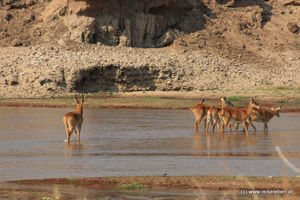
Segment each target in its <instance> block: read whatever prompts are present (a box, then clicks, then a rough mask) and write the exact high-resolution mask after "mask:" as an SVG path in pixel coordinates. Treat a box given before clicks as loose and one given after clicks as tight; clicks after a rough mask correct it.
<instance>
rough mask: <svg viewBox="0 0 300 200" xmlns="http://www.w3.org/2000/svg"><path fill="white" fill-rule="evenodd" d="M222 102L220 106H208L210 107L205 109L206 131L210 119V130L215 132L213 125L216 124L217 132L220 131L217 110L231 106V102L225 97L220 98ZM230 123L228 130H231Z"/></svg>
mask: <svg viewBox="0 0 300 200" xmlns="http://www.w3.org/2000/svg"><path fill="white" fill-rule="evenodd" d="M220 100H221V103H222V108H219V107H216V106H210V108H209V109H208V111H207V119H206V129H205V130H206V132H208V128H209V122H210V121H211V120H212V132H215V127H216V125H217V129H218V132H220V125H219V121H220V117H219V115H218V112H219V111H220V110H222V109H223V108H225V107H233V104H232V103H231V102H230V101H228V100H227V99H226V97H221V98H220ZM231 126H232V124H230V130H231Z"/></svg>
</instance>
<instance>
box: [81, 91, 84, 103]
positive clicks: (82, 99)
mask: <svg viewBox="0 0 300 200" xmlns="http://www.w3.org/2000/svg"><path fill="white" fill-rule="evenodd" d="M81 102H82V103H83V102H84V95H83V93H81Z"/></svg>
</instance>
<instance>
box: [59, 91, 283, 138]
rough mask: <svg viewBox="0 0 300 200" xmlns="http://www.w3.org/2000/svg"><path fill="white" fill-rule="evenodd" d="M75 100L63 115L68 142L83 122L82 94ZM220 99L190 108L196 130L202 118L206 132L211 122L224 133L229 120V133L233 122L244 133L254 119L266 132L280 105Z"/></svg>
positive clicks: (252, 100)
mask: <svg viewBox="0 0 300 200" xmlns="http://www.w3.org/2000/svg"><path fill="white" fill-rule="evenodd" d="M75 100H76V101H77V106H76V111H74V112H68V113H67V114H65V115H64V117H63V122H64V125H65V130H66V134H67V140H68V143H69V142H70V137H71V135H72V133H73V132H75V133H74V138H75V140H76V136H77V140H78V141H80V131H81V125H82V122H83V102H84V96H83V94H82V96H81V100H78V96H77V95H75ZM220 100H221V105H222V106H221V108H219V107H216V106H209V105H207V104H204V99H202V101H201V102H199V103H198V104H196V105H195V106H193V107H191V108H190V110H191V111H192V112H193V114H194V116H195V129H196V131H198V125H199V123H200V122H201V120H202V119H203V120H204V129H205V130H206V132H208V128H209V124H210V123H211V124H212V126H211V129H212V132H214V130H215V126H216V125H217V128H218V132H220V124H221V132H222V133H224V129H225V128H226V127H227V125H228V124H229V122H231V123H230V124H229V132H230V133H231V130H232V126H233V125H234V124H236V128H235V133H237V131H238V128H239V124H240V123H242V124H243V127H244V130H245V132H246V134H248V125H249V124H250V125H251V126H252V127H253V129H254V131H256V127H255V126H254V125H253V122H254V121H257V122H262V123H264V131H265V132H266V131H268V122H269V121H270V119H272V117H273V116H275V115H276V116H278V117H279V111H280V107H277V108H273V107H272V108H271V110H266V109H263V108H261V107H260V106H259V105H258V104H257V102H256V101H255V100H254V99H253V98H252V99H251V101H250V102H249V104H248V107H247V108H234V107H233V104H232V103H231V102H230V101H228V100H227V99H226V98H225V97H221V98H220ZM76 128H77V129H76Z"/></svg>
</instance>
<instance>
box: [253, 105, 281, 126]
mask: <svg viewBox="0 0 300 200" xmlns="http://www.w3.org/2000/svg"><path fill="white" fill-rule="evenodd" d="M280 108H281V107H280V106H279V107H277V108H274V107H272V108H271V111H270V110H266V109H263V108H260V109H253V111H252V112H251V114H250V116H249V119H250V120H249V123H253V122H254V121H256V122H262V123H264V132H267V131H268V122H269V121H270V120H271V119H272V118H273V117H274V116H275V115H276V116H277V117H280V115H279V111H280ZM252 127H253V128H254V130H255V131H256V127H255V126H252Z"/></svg>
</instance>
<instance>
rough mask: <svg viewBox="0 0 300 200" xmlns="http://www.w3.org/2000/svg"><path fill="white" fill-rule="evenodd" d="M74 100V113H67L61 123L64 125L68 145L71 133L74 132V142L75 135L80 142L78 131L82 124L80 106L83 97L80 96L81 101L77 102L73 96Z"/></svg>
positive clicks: (81, 107) (81, 108)
mask: <svg viewBox="0 0 300 200" xmlns="http://www.w3.org/2000/svg"><path fill="white" fill-rule="evenodd" d="M75 99H76V101H77V106H76V111H75V112H68V113H67V114H65V115H64V117H63V122H64V124H65V129H66V134H67V138H68V143H70V136H71V135H72V133H73V131H75V133H74V138H75V140H76V135H77V139H78V141H79V142H80V130H81V125H82V122H83V106H82V104H83V102H84V96H83V94H82V96H81V101H79V100H78V98H77V95H75ZM76 128H77V131H76Z"/></svg>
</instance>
